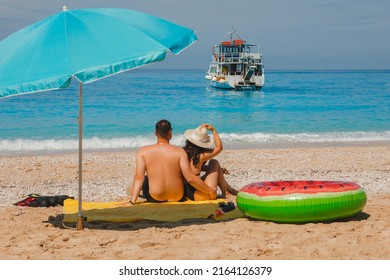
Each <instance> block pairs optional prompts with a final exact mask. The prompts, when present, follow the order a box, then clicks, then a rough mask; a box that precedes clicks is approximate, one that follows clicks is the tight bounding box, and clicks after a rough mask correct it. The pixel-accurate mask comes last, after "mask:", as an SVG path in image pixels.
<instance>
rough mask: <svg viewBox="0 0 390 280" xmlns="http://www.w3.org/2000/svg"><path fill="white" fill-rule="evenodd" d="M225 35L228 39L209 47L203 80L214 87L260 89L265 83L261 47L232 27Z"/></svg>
mask: <svg viewBox="0 0 390 280" xmlns="http://www.w3.org/2000/svg"><path fill="white" fill-rule="evenodd" d="M227 35H228V36H229V39H228V40H223V41H221V42H220V43H219V44H218V45H214V46H213V48H212V59H211V62H210V66H209V69H208V71H207V74H206V79H208V80H210V85H211V86H212V87H215V88H221V89H236V90H256V89H261V88H262V86H263V85H264V65H263V58H262V54H261V53H260V46H259V45H251V44H247V43H246V41H244V40H242V39H241V38H240V37H239V36H238V34H237V32H236V31H235V30H234V29H233V30H232V32H228V33H227Z"/></svg>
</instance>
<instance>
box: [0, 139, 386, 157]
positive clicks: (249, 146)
mask: <svg viewBox="0 0 390 280" xmlns="http://www.w3.org/2000/svg"><path fill="white" fill-rule="evenodd" d="M381 146H383V147H386V146H390V140H389V141H387V140H380V141H340V142H332V141H329V142H301V143H245V144H232V143H227V144H225V143H224V151H229V150H231V151H240V150H278V149H295V148H337V147H381ZM139 148H140V147H134V148H100V149H86V148H84V149H83V154H91V153H120V152H136V151H137V150H138V149H139ZM69 154H78V150H77V149H72V150H37V151H21V152H20V151H19V152H18V151H7V152H4V151H0V158H2V157H14V156H15V157H24V156H45V155H69Z"/></svg>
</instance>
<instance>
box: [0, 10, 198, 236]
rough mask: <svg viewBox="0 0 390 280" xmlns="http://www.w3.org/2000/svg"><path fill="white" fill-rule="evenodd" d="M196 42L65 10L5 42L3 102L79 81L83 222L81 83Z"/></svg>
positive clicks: (169, 30)
mask: <svg viewBox="0 0 390 280" xmlns="http://www.w3.org/2000/svg"><path fill="white" fill-rule="evenodd" d="M196 40H197V37H196V35H195V32H194V31H193V30H191V29H188V28H185V27H182V26H179V25H176V24H174V23H171V22H169V21H166V20H164V19H161V18H158V17H154V16H151V15H148V14H145V13H141V12H137V11H132V10H127V9H109V8H106V9H81V10H68V9H67V8H66V7H64V9H63V11H62V12H60V13H57V14H54V15H52V16H49V17H47V18H45V19H43V20H41V21H39V22H36V23H34V24H32V25H29V26H27V27H25V28H23V29H21V30H19V31H17V32H15V33H13V34H11V35H10V36H8V37H7V38H5V39H4V40H2V41H1V42H0V54H1V56H0V98H1V97H8V96H12V95H16V94H24V93H32V92H38V91H46V90H52V89H59V88H65V87H67V86H68V85H69V84H70V81H71V79H72V78H76V79H77V80H79V82H80V90H79V92H80V99H79V100H80V102H79V190H78V193H79V213H78V215H79V220H78V223H77V228H78V229H82V228H83V219H82V84H83V83H89V82H93V81H95V80H98V79H101V78H104V77H107V76H110V75H114V74H116V73H120V72H123V71H126V70H130V69H133V68H136V67H140V66H144V65H147V64H150V63H153V62H156V61H161V60H163V59H164V58H165V55H166V52H167V51H168V50H169V51H171V52H173V53H175V54H177V53H179V52H180V51H182V50H183V49H184V48H186V47H187V46H189V45H191V44H192V43H193V42H195V41H196Z"/></svg>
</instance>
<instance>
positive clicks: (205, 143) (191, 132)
mask: <svg viewBox="0 0 390 280" xmlns="http://www.w3.org/2000/svg"><path fill="white" fill-rule="evenodd" d="M184 137H185V138H186V139H187V140H188V141H190V142H191V143H192V144H195V145H197V146H199V147H201V148H206V149H210V148H211V147H212V146H213V145H214V143H213V141H211V139H210V136H209V135H208V134H207V130H206V128H205V127H202V126H201V125H200V126H198V127H197V128H195V129H188V130H186V132H184Z"/></svg>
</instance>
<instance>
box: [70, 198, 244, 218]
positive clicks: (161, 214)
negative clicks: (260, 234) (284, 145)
mask: <svg viewBox="0 0 390 280" xmlns="http://www.w3.org/2000/svg"><path fill="white" fill-rule="evenodd" d="M232 206H233V207H232ZM77 212H78V201H77V200H74V199H67V200H65V202H64V207H63V214H64V220H63V221H64V222H65V223H72V222H76V221H77ZM83 216H84V217H85V218H86V220H87V222H93V221H101V222H122V223H123V222H135V221H140V220H151V221H161V222H176V221H181V220H185V219H193V218H204V219H207V218H213V219H216V220H227V219H234V218H240V217H244V215H243V214H242V213H241V211H240V210H239V209H238V208H237V207H235V206H234V204H233V202H228V201H226V200H224V199H218V200H208V201H185V202H164V203H149V202H139V203H136V204H135V205H134V206H123V205H121V202H83Z"/></svg>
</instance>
